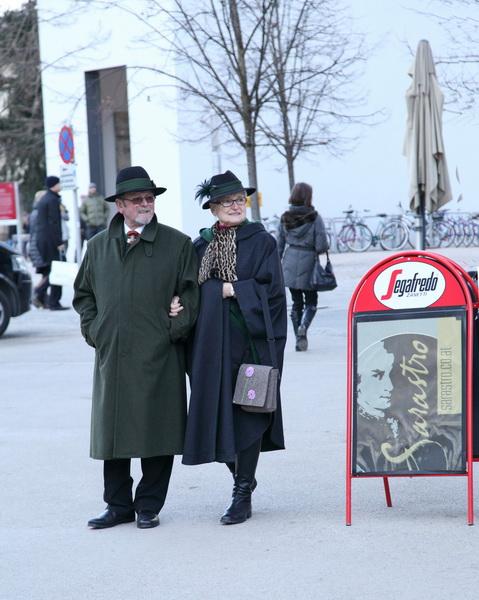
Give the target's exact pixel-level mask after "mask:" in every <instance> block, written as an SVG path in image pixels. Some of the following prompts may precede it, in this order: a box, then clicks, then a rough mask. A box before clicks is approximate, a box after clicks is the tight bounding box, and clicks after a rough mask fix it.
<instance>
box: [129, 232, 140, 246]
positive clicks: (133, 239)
mask: <svg viewBox="0 0 479 600" xmlns="http://www.w3.org/2000/svg"><path fill="white" fill-rule="evenodd" d="M139 239H140V234H139V233H138V231H135V230H134V229H130V231H128V232H127V234H126V241H127V244H128V245H129V246H134V245H135V244H136V243H137V242H138V241H139Z"/></svg>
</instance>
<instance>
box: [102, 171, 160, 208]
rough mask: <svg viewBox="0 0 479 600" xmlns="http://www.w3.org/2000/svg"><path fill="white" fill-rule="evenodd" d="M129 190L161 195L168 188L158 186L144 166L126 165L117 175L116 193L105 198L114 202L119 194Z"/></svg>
mask: <svg viewBox="0 0 479 600" xmlns="http://www.w3.org/2000/svg"><path fill="white" fill-rule="evenodd" d="M128 192H152V193H153V194H154V195H155V196H159V195H160V194H163V192H166V188H164V187H156V185H155V183H154V181H152V180H151V179H150V176H149V175H148V173H147V172H146V171H145V169H144V168H143V167H126V169H121V171H119V173H118V175H117V176H116V193H115V194H113V195H112V196H108V198H105V200H106V201H107V202H114V201H115V200H116V199H117V198H118V196H121V195H122V194H126V193H128Z"/></svg>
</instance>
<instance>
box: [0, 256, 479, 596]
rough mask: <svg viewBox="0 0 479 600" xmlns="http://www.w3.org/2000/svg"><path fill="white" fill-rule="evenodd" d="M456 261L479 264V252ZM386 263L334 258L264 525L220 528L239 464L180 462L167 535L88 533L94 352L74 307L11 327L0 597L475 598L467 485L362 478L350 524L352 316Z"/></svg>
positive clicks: (289, 409) (288, 405) (0, 423)
mask: <svg viewBox="0 0 479 600" xmlns="http://www.w3.org/2000/svg"><path fill="white" fill-rule="evenodd" d="M449 254H450V255H451V256H452V257H453V258H455V259H456V260H458V262H460V263H462V264H464V265H465V266H467V267H469V266H472V265H477V264H479V250H451V251H450V252H449ZM384 255H385V254H384V253H378V252H375V253H370V254H365V255H335V256H334V257H333V259H334V264H335V268H336V272H337V277H338V280H339V282H340V287H339V288H338V289H337V290H335V291H334V292H330V293H327V294H324V295H323V296H322V297H321V302H320V303H321V306H322V310H320V312H319V316H318V318H317V319H316V321H315V322H314V325H313V327H312V334H311V350H310V351H309V352H307V353H305V354H300V353H296V352H294V349H293V347H292V342H291V341H289V342H288V348H287V353H286V368H285V375H284V380H283V398H284V400H283V403H284V419H285V433H286V440H287V450H286V451H285V452H276V453H270V454H267V455H262V457H261V459H260V465H259V469H258V481H259V484H258V489H257V491H256V492H255V495H254V508H255V512H254V516H253V518H252V519H251V520H250V521H249V522H247V523H245V524H242V525H238V526H236V527H223V526H220V525H219V524H218V519H219V516H220V515H221V513H222V511H223V509H224V508H225V506H226V505H227V503H228V500H229V495H230V491H231V480H230V476H229V474H228V473H227V471H226V468H224V467H222V466H221V465H207V466H201V467H186V466H182V465H181V464H180V462H179V461H177V462H176V466H175V469H174V471H173V477H172V483H171V488H170V494H169V498H168V501H167V504H166V506H165V508H164V510H163V512H162V515H161V519H162V524H161V526H160V527H159V528H157V529H154V530H149V531H148V530H147V531H140V530H138V529H136V527H134V525H133V524H128V525H123V526H120V527H117V528H115V529H111V530H106V531H90V530H88V529H87V527H86V521H87V519H88V518H89V517H91V516H93V515H95V514H97V513H98V512H99V511H100V510H101V509H102V508H103V503H102V500H101V463H100V462H97V461H92V460H90V459H89V458H88V439H89V418H90V386H91V373H92V367H93V352H92V351H91V349H90V348H89V347H88V346H87V345H86V344H85V343H84V342H83V341H82V339H81V337H80V334H79V331H78V320H77V317H76V315H75V313H74V312H73V311H68V312H64V313H49V312H47V311H38V310H35V309H34V310H32V311H31V312H30V313H28V314H26V315H24V316H22V317H20V318H17V319H15V320H13V321H12V324H11V326H10V328H9V330H8V331H7V333H6V334H5V336H4V337H3V338H2V339H1V340H0V382H1V383H0V473H1V475H2V479H1V488H0V507H1V512H0V599H1V600H27V599H28V600H30V599H32V600H77V599H78V600H80V599H81V600H99V599H108V600H143V599H148V600H150V599H156V598H159V599H162V600H173V599H174V600H176V599H194V600H196V599H197V600H216V599H218V600H219V599H221V600H223V599H231V600H236V599H241V600H243V599H245V598H251V599H257V598H258V599H259V598H261V599H263V600H265V599H270V598H271V599H274V600H283V599H284V600H289V599H296V598H300V599H305V600H309V599H317V598H321V599H325V600H343V599H344V600H351V599H355V600H363V599H364V600H366V599H367V600H375V599H383V598H389V599H391V600H396V599H400V598H401V599H402V598H408V599H409V600H416V599H417V600H419V599H421V600H422V599H426V600H428V599H435V600H442V599H444V600H445V599H446V598H447V599H448V600H449V599H450V598H459V597H462V598H463V599H465V600H469V599H471V600H472V598H475V597H476V595H477V590H476V582H477V572H478V569H479V527H477V526H476V527H467V525H466V484H465V479H463V478H435V479H432V478H431V479H429V478H423V479H403V480H395V481H393V482H392V494H393V502H394V507H393V508H392V509H388V508H386V506H385V503H384V496H383V492H382V487H381V485H382V484H381V480H376V479H372V480H367V481H364V480H363V481H355V482H354V484H355V485H353V500H354V503H353V526H352V527H345V525H344V455H345V451H344V438H345V434H344V429H345V427H344V425H345V375H346V371H345V358H346V334H345V331H346V307H347V302H348V299H349V296H350V294H351V292H352V290H353V288H354V285H355V282H356V281H357V280H358V278H359V277H360V276H361V275H362V274H363V273H364V272H365V270H366V268H367V267H369V266H370V265H372V264H374V263H375V262H376V261H377V260H379V259H380V258H381V257H382V256H384ZM66 296H67V297H66V300H68V295H66ZM135 468H137V467H136V465H135ZM476 468H477V467H476ZM476 491H477V486H476ZM478 514H479V513H478Z"/></svg>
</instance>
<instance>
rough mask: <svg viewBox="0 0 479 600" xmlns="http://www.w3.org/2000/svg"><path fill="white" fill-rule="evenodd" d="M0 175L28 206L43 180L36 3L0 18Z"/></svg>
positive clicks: (43, 160)
mask: <svg viewBox="0 0 479 600" xmlns="http://www.w3.org/2000/svg"><path fill="white" fill-rule="evenodd" d="M0 178H2V179H6V180H10V181H18V182H19V184H20V193H21V200H22V205H23V206H24V208H29V205H30V203H31V199H32V197H33V194H34V193H35V191H36V190H38V189H42V188H43V184H44V179H45V143H44V129H43V107H42V93H41V77H40V55H39V45H38V26H37V12H36V3H35V1H34V0H29V1H28V2H26V4H24V5H23V7H22V8H21V9H19V10H12V11H6V12H5V13H4V14H3V15H2V16H1V17H0Z"/></svg>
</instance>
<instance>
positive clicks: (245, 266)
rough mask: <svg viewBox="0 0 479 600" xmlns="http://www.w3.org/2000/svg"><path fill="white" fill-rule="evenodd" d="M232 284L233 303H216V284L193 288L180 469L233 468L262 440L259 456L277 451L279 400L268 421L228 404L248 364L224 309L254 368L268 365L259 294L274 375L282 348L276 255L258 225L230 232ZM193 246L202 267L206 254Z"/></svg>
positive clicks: (198, 244) (199, 244) (201, 243)
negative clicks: (237, 314)
mask: <svg viewBox="0 0 479 600" xmlns="http://www.w3.org/2000/svg"><path fill="white" fill-rule="evenodd" d="M236 240H237V262H236V273H237V276H238V281H236V282H234V283H233V286H234V289H235V294H236V300H233V299H223V297H222V288H223V282H222V281H220V280H217V279H209V280H207V281H206V282H205V283H203V285H201V286H200V292H201V296H200V297H201V301H200V313H199V316H198V321H197V324H196V329H195V335H194V341H193V352H192V366H191V389H192V391H191V398H190V408H189V415H188V421H187V428H186V439H185V449H184V453H183V463H185V464H189V465H194V464H200V463H207V462H213V461H217V462H230V461H234V459H235V454H236V453H237V452H239V451H241V450H244V449H246V448H247V447H249V446H250V445H251V444H252V443H253V442H254V441H256V440H258V439H259V438H260V437H261V436H262V439H263V441H262V448H261V449H262V451H266V450H280V449H283V448H284V438H283V423H282V416H281V400H280V397H279V390H278V408H277V410H276V412H274V413H273V414H257V413H256V414H253V413H247V412H245V411H243V410H242V409H241V408H240V407H238V406H234V405H233V403H232V398H233V392H234V386H235V382H236V377H237V373H238V369H239V367H240V365H241V363H243V362H253V360H252V355H251V350H250V348H251V344H250V340H249V338H248V335H247V334H246V333H245V332H243V331H242V330H241V329H240V328H239V327H237V326H236V325H235V324H234V323H232V322H231V319H230V305H231V302H237V303H238V307H239V309H240V311H241V314H242V316H243V318H244V321H245V324H246V327H247V329H248V332H249V334H250V336H251V339H252V341H253V344H254V347H255V348H256V351H257V354H258V357H259V362H260V364H265V365H271V359H270V353H269V349H268V343H267V341H266V326H265V321H264V318H263V310H262V306H261V297H260V294H261V293H262V291H263V292H265V293H266V297H267V300H268V305H269V312H270V316H271V321H272V324H273V331H274V336H275V346H276V358H277V362H278V365H279V367H280V369H281V370H282V366H283V353H284V346H285V342H286V327H287V325H286V323H287V317H286V300H285V293H284V283H283V276H282V272H281V264H280V260H279V254H278V250H277V246H276V241H275V240H274V238H273V237H272V236H271V235H270V234H269V233H267V232H266V231H265V229H264V227H263V225H261V224H259V223H247V224H245V225H243V226H242V227H240V228H239V229H238V230H237V237H236ZM207 244H208V243H207V242H206V241H205V240H204V239H203V238H199V239H198V240H196V241H195V248H196V251H197V254H198V259H199V261H201V259H202V257H203V255H204V252H205V250H206V247H207Z"/></svg>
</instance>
